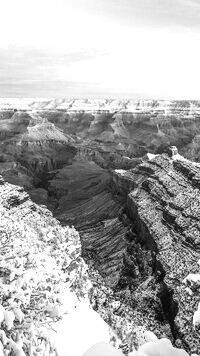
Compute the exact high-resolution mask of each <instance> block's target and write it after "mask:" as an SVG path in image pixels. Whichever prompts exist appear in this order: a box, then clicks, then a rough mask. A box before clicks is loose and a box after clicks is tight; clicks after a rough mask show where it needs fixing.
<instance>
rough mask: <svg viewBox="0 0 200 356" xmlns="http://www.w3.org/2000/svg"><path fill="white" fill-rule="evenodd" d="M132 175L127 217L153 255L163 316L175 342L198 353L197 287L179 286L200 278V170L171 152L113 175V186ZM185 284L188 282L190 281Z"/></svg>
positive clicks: (192, 283) (192, 163)
mask: <svg viewBox="0 0 200 356" xmlns="http://www.w3.org/2000/svg"><path fill="white" fill-rule="evenodd" d="M120 175H121V179H122V181H123V182H124V180H125V179H126V178H127V181H128V182H129V181H130V178H131V175H132V179H133V182H134V187H133V189H131V187H130V193H129V195H128V201H127V205H128V214H129V217H130V218H131V220H132V221H134V222H135V232H136V234H137V238H138V240H139V241H140V244H141V246H143V249H144V250H149V251H150V252H151V255H152V263H153V275H154V277H155V280H156V281H157V282H158V283H159V284H160V292H159V293H160V300H161V302H162V306H163V313H164V315H165V318H166V320H168V322H169V323H170V325H171V330H172V332H173V336H174V338H175V339H180V340H181V342H182V346H183V347H185V348H186V349H187V350H188V351H190V352H195V353H199V342H198V340H199V337H198V332H197V331H196V330H195V329H194V327H193V314H194V312H195V310H196V309H197V308H196V305H197V301H199V283H198V282H197V283H194V282H188V286H187V287H189V288H187V287H186V285H185V284H184V283H183V280H184V279H185V278H186V277H187V276H188V275H189V274H192V273H197V274H198V273H199V266H198V264H197V262H198V260H199V247H200V199H199V188H200V164H198V163H194V162H191V161H189V160H187V159H185V158H183V157H182V156H180V155H179V154H178V153H177V150H176V149H175V148H174V147H172V148H171V149H168V150H167V152H166V153H163V154H161V155H158V156H156V157H154V158H153V159H151V160H150V161H148V162H144V163H142V164H141V165H138V166H137V167H136V168H135V169H132V170H130V171H127V172H124V171H121V172H119V171H118V172H117V177H118V181H120ZM189 279H190V278H189Z"/></svg>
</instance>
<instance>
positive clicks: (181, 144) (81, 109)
mask: <svg viewBox="0 0 200 356" xmlns="http://www.w3.org/2000/svg"><path fill="white" fill-rule="evenodd" d="M0 145H1V146H0V175H1V176H2V177H3V180H4V181H5V182H8V183H10V184H12V185H16V186H20V187H22V188H23V189H24V190H25V191H26V192H27V193H28V194H29V195H30V198H31V199H32V201H33V202H34V203H36V204H39V205H40V206H41V209H43V208H44V209H46V208H45V207H47V208H48V209H49V210H50V211H51V212H52V213H53V216H54V217H55V218H56V219H57V220H59V221H60V223H61V225H62V226H66V225H70V226H74V227H75V228H76V230H77V231H78V232H79V234H80V239H81V245H82V257H83V258H84V260H85V262H86V263H87V264H88V266H89V275H90V278H91V280H92V282H93V285H94V288H93V291H92V295H91V303H92V305H93V308H94V309H95V310H96V311H98V313H99V314H100V315H101V316H102V318H103V319H104V320H105V321H106V322H107V323H108V324H110V325H111V327H112V328H113V329H114V330H115V331H116V334H117V335H118V337H119V339H120V342H121V344H120V347H121V348H122V350H123V351H124V353H127V352H129V351H132V348H133V346H134V347H135V348H137V347H138V345H139V343H140V342H141V340H142V338H143V333H144V331H145V330H150V331H153V332H154V333H155V334H156V335H157V336H158V337H163V336H164V337H168V338H170V339H171V341H172V343H173V344H174V345H176V346H177V347H183V348H184V349H185V350H186V351H187V352H190V353H199V352H200V348H199V330H200V329H199V327H198V325H196V324H193V314H194V312H195V311H196V309H197V304H198V302H199V300H200V298H199V280H198V279H197V278H196V280H195V278H194V277H191V276H193V274H198V273H199V266H198V263H197V262H198V259H199V246H200V198H199V188H200V163H198V162H199V161H200V158H199V157H200V155H199V150H200V102H198V101H155V100H154V101H141V100H140V101H134V100H124V101H123V100H121V101H120V100H78V99H77V100H64V99H60V100H58V99H57V100H53V99H51V100H34V99H18V100H14V99H13V100H11V99H1V100H0ZM175 146H176V147H175ZM2 185H3V184H2ZM22 188H19V189H22ZM25 194H26V193H25ZM5 199H7V198H5ZM11 200H12V199H11ZM20 204H21V203H20ZM20 204H19V205H20ZM187 276H190V277H188V278H187ZM197 324H198V323H197Z"/></svg>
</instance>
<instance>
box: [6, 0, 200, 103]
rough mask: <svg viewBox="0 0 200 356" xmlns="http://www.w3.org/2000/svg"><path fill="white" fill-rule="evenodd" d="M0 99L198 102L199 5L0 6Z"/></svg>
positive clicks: (59, 2) (136, 0) (188, 1)
mask: <svg viewBox="0 0 200 356" xmlns="http://www.w3.org/2000/svg"><path fill="white" fill-rule="evenodd" d="M0 13H1V21H0V34H1V35H0V97H43V98H44V97H61V98H122V99H123V98H131V99H178V100H180V99H194V100H198V99H200V0H0Z"/></svg>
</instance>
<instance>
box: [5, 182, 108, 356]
mask: <svg viewBox="0 0 200 356" xmlns="http://www.w3.org/2000/svg"><path fill="white" fill-rule="evenodd" d="M5 185H6V189H7V191H8V193H9V194H4V188H5ZM5 185H1V186H0V207H1V209H0V231H1V236H2V237H3V241H4V242H5V243H3V244H1V246H0V282H1V283H0V356H1V355H3V356H5V355H8V356H9V355H15V356H25V355H26V356H32V355H34V356H37V355H38V356H49V355H52V356H53V355H56V356H62V355H64V354H63V350H61V349H60V351H59V350H57V348H58V340H59V343H61V340H62V339H64V343H65V347H66V348H67V347H68V348H69V355H70V356H73V355H74V356H75V353H74V354H73V350H71V347H72V344H73V342H72V338H71V340H69V339H68V338H67V339H66V337H67V334H66V333H67V332H69V333H70V330H71V328H70V325H71V324H70V323H71V321H72V319H73V315H74V318H75V319H76V320H78V319H77V318H78V314H77V311H76V310H79V311H82V314H79V316H80V315H82V328H83V330H84V323H85V321H84V318H85V320H87V319H88V318H91V320H92V322H93V324H94V325H95V320H97V324H98V323H99V324H101V325H102V324H103V327H102V330H103V331H102V334H103V336H102V341H106V340H107V336H108V334H107V324H106V323H105V322H103V320H100V321H99V318H100V317H99V316H98V314H97V313H95V312H94V311H93V310H92V309H90V304H89V291H90V289H91V287H92V284H91V281H90V280H89V277H88V273H87V266H86V264H85V262H84V261H83V259H82V258H81V243H80V238H79V235H78V232H77V231H76V230H75V229H74V228H70V227H62V226H61V225H60V224H59V222H58V221H57V220H56V219H54V218H53V217H52V214H51V213H50V212H49V211H48V210H47V209H45V208H43V207H40V206H37V205H36V204H33V203H32V201H31V200H30V199H28V200H26V201H22V203H21V204H19V205H18V206H14V207H11V206H10V205H9V204H7V203H6V196H9V197H10V196H12V191H13V195H14V193H15V186H13V185H9V184H5ZM1 191H2V192H1ZM19 194H20V193H19ZM83 302H84V307H83V305H82V303H83ZM85 304H86V305H85ZM73 313H74V314H73ZM93 313H95V317H94V314H93ZM96 314H97V315H96ZM91 315H92V316H91ZM92 318H93V319H92ZM100 319H101V318H100ZM69 320H71V321H69ZM74 328H75V324H74ZM56 329H57V334H56V338H57V344H56V342H52V340H51V337H50V336H51V335H50V336H49V331H52V330H56ZM67 330H68V331H67ZM85 331H86V333H87V330H85ZM74 332H75V330H74ZM54 334H55V331H54ZM70 335H71V334H70ZM105 338H106V340H105ZM66 340H68V342H69V341H70V343H71V346H69V345H68V342H66ZM87 340H88V341H87V342H88V343H89V339H87ZM97 341H98V340H97ZM74 342H76V340H75V341H74ZM83 343H84V342H83ZM67 345H68V346H67ZM79 346H80V345H79ZM89 346H90V345H89ZM2 350H3V351H2ZM61 351H62V352H61ZM65 355H66V356H67V355H68V354H66V353H65ZM77 355H78V354H77Z"/></svg>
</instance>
